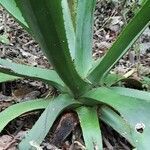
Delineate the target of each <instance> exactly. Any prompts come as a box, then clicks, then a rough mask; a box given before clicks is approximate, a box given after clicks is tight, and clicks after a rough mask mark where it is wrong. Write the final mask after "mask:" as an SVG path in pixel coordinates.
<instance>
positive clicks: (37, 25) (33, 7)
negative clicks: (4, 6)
mask: <svg viewBox="0 0 150 150" xmlns="http://www.w3.org/2000/svg"><path fill="white" fill-rule="evenodd" d="M15 1H16V3H17V6H18V7H19V9H20V10H21V12H22V14H23V16H24V18H25V20H26V21H27V23H28V25H29V27H30V28H31V30H32V32H33V35H34V37H35V39H36V40H37V41H38V42H39V44H40V46H41V48H42V50H43V51H44V52H45V54H46V55H47V58H48V60H49V61H50V62H51V63H52V65H53V66H54V68H55V70H56V72H57V73H58V75H59V76H60V77H61V78H62V80H63V81H64V83H65V84H66V85H67V86H68V87H69V88H70V89H71V91H72V93H73V94H74V95H75V96H76V97H77V96H78V95H80V94H82V93H83V92H84V91H85V90H86V89H87V87H88V84H87V83H86V82H85V81H84V80H83V79H82V78H81V77H80V76H79V75H78V73H77V72H76V70H75V68H74V65H73V61H72V59H71V56H70V52H69V46H68V41H67V36H66V35H67V33H66V30H65V24H64V21H65V17H64V15H63V9H64V8H63V5H62V1H60V0H55V1H49V0H44V1H41V0H32V1H31V0H22V1H20V0H15Z"/></svg>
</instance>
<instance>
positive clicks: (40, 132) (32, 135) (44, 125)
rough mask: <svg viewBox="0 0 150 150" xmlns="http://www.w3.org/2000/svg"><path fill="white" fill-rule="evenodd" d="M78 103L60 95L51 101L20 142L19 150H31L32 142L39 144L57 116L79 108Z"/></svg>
mask: <svg viewBox="0 0 150 150" xmlns="http://www.w3.org/2000/svg"><path fill="white" fill-rule="evenodd" d="M79 105H80V103H79V102H77V101H74V100H73V99H72V98H70V97H69V96H68V95H60V96H59V97H57V98H55V99H53V100H52V101H51V102H50V103H49V105H48V107H47V108H46V109H45V111H44V112H43V113H42V115H41V116H40V118H39V119H38V121H37V122H36V123H35V125H34V126H33V128H32V129H31V130H30V131H29V133H28V134H27V135H26V136H25V138H24V139H23V140H22V142H21V143H20V144H19V149H20V150H29V149H31V147H32V146H31V145H30V144H29V142H30V141H34V142H35V143H37V144H41V142H42V141H43V139H44V138H45V136H46V135H47V133H48V132H49V130H50V128H51V127H52V125H53V123H54V121H55V120H56V118H57V116H58V115H59V114H60V113H61V112H62V111H63V110H64V109H67V108H69V107H75V106H79Z"/></svg>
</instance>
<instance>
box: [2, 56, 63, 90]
mask: <svg viewBox="0 0 150 150" xmlns="http://www.w3.org/2000/svg"><path fill="white" fill-rule="evenodd" d="M0 72H3V73H5V74H8V75H14V76H17V77H25V78H31V79H35V80H42V81H44V82H46V83H48V84H50V85H52V86H54V87H57V88H58V89H60V90H62V91H64V90H65V89H64V83H63V81H62V80H61V79H60V78H59V76H58V75H57V73H56V72H55V71H54V70H48V69H41V68H37V67H31V66H27V65H22V64H16V63H12V62H10V61H8V60H4V59H0Z"/></svg>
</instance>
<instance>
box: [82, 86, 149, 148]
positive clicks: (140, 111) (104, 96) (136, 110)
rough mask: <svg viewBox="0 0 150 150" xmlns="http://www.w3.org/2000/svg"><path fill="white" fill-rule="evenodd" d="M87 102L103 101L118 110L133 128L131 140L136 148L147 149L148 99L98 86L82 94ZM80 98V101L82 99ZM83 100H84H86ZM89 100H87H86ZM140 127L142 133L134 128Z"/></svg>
mask: <svg viewBox="0 0 150 150" xmlns="http://www.w3.org/2000/svg"><path fill="white" fill-rule="evenodd" d="M84 99H86V101H87V103H88V104H89V103H91V102H92V101H93V103H95V104H98V103H101V104H102V103H104V104H106V105H109V106H111V107H113V108H114V109H115V110H117V111H118V112H119V114H120V115H121V116H122V117H123V119H124V120H126V122H127V123H128V124H129V125H130V126H131V128H132V130H133V133H134V134H133V135H132V136H133V140H134V143H135V145H133V146H136V147H137V149H144V150H149V138H150V126H149V124H150V119H149V118H150V101H149V100H143V99H138V98H134V97H129V96H123V95H120V94H118V93H117V92H115V91H113V90H111V89H108V88H104V87H100V88H97V89H93V90H91V91H89V92H88V93H86V94H85V95H84ZM84 99H83V100H84ZM83 100H82V101H83ZM86 101H85V100H84V102H86ZM88 101H89V102H88ZM139 128H140V129H141V130H142V133H140V132H138V130H136V129H139Z"/></svg>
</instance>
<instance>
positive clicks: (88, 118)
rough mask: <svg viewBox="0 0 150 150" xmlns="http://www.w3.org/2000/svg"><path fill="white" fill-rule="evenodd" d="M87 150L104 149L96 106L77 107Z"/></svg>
mask: <svg viewBox="0 0 150 150" xmlns="http://www.w3.org/2000/svg"><path fill="white" fill-rule="evenodd" d="M76 112H77V113H78V116H79V121H80V125H81V129H82V133H83V139H84V142H85V146H86V149H87V150H95V149H96V150H102V149H103V146H102V136H101V131H100V126H99V120H98V115H97V109H96V107H84V106H82V107H79V108H77V109H76Z"/></svg>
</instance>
